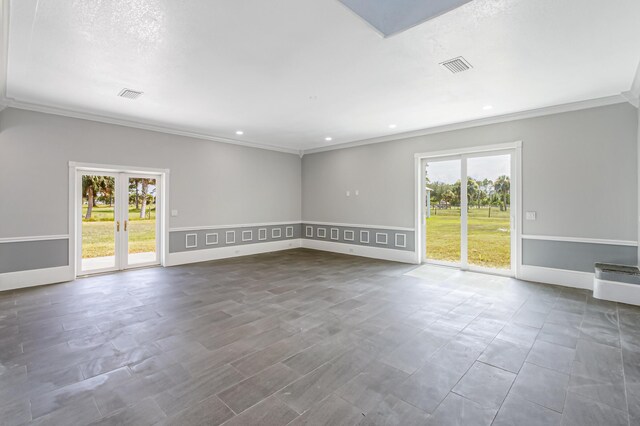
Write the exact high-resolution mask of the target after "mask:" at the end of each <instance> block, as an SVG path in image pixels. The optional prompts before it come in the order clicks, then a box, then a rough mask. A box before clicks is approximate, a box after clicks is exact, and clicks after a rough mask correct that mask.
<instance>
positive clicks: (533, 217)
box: [525, 212, 536, 220]
mask: <svg viewBox="0 0 640 426" xmlns="http://www.w3.org/2000/svg"><path fill="white" fill-rule="evenodd" d="M525 218H526V219H527V220H536V212H526V213H525Z"/></svg>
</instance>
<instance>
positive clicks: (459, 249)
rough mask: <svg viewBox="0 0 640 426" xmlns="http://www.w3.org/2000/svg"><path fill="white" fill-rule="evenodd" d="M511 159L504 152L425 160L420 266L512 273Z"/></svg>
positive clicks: (514, 206)
mask: <svg viewBox="0 0 640 426" xmlns="http://www.w3.org/2000/svg"><path fill="white" fill-rule="evenodd" d="M515 154H516V152H515V150H513V149H507V150H496V151H488V152H479V153H470V154H460V155H446V156H436V157H431V158H428V157H427V158H425V159H424V160H423V162H422V166H421V167H422V171H423V180H422V182H424V188H423V189H422V191H423V192H422V195H423V196H422V197H421V198H422V200H424V203H423V208H422V211H423V222H422V224H423V225H424V234H423V235H424V240H423V241H425V245H424V247H425V250H424V252H423V260H424V261H426V262H427V263H434V264H440V265H446V266H454V267H459V268H461V269H464V270H475V271H482V272H491V273H498V274H503V275H513V274H514V271H515V264H516V262H515V251H516V248H517V247H516V235H515V234H516V210H517V203H515V199H516V194H515V188H516V185H514V184H512V183H514V179H513V178H514V176H515V173H514V170H515V167H516V155H515Z"/></svg>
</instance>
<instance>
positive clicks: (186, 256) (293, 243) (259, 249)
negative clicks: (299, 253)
mask: <svg viewBox="0 0 640 426" xmlns="http://www.w3.org/2000/svg"><path fill="white" fill-rule="evenodd" d="M300 246H301V244H300V239H293V240H282V241H269V242H266V243H257V244H245V245H238V246H227V247H220V248H211V249H204V250H191V251H181V252H178V253H169V255H168V256H167V262H166V263H165V266H176V265H184V264H187V263H196V262H207V261H209V260H216V259H227V258H229V257H239V256H249V255H252V254H259V253H268V252H272V251H280V250H288V249H292V248H298V247H300Z"/></svg>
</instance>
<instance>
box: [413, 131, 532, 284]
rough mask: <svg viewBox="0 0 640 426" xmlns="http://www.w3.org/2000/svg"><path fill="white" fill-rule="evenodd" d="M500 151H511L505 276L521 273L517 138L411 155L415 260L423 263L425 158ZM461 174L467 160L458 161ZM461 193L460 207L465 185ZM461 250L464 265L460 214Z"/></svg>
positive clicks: (473, 268)
mask: <svg viewBox="0 0 640 426" xmlns="http://www.w3.org/2000/svg"><path fill="white" fill-rule="evenodd" d="M500 153H510V154H512V155H511V270H509V271H507V272H506V274H504V275H508V276H515V277H516V278H517V277H519V276H520V264H521V256H522V142H521V141H516V142H511V143H503V144H494V145H483V146H476V147H469V148H459V149H450V150H443V151H433V152H422V153H417V154H415V155H414V165H415V186H416V191H415V193H416V199H415V203H414V204H415V229H416V236H417V238H416V245H415V246H416V251H415V259H416V263H425V262H426V261H427V259H426V250H425V244H426V237H427V234H426V224H425V218H426V210H425V209H426V206H425V205H424V204H425V203H424V200H425V197H426V189H425V184H424V182H425V178H426V171H425V166H426V163H427V160H429V159H430V160H434V159H438V160H445V159H462V158H469V157H481V156H489V155H498V154H500ZM461 168H462V170H461V175H462V176H466V174H467V173H466V161H461ZM460 192H461V194H460V196H461V200H460V202H461V209H463V208H465V207H466V205H467V196H466V195H467V194H466V193H467V186H466V185H461V186H460ZM461 221H462V222H465V223H461V239H462V245H461V253H460V265H466V264H467V262H466V257H467V250H466V249H467V239H466V233H467V226H466V217H465V215H461ZM429 263H434V264H442V265H448V266H456V267H460V265H457V264H453V263H447V262H434V261H429ZM467 269H468V270H471V271H477V272H488V273H494V274H495V273H498V274H500V272H499V271H498V270H495V269H489V268H482V267H478V266H468V268H467Z"/></svg>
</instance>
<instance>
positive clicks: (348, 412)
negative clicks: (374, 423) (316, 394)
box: [289, 395, 364, 426]
mask: <svg viewBox="0 0 640 426" xmlns="http://www.w3.org/2000/svg"><path fill="white" fill-rule="evenodd" d="M363 417H364V416H363V414H362V413H361V412H360V410H358V409H357V408H356V407H354V406H353V405H351V404H349V403H348V402H347V401H345V400H344V399H342V398H340V397H339V396H335V395H330V396H329V397H328V398H326V399H325V400H323V401H322V402H320V403H319V404H318V405H316V406H315V407H313V408H312V409H311V410H309V411H307V412H306V413H304V415H302V416H300V417H298V418H297V419H295V420H294V421H292V422H291V423H289V425H290V426H301V425H313V426H323V425H326V426H348V425H355V424H358V422H360V421H361V420H362V418H363Z"/></svg>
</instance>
